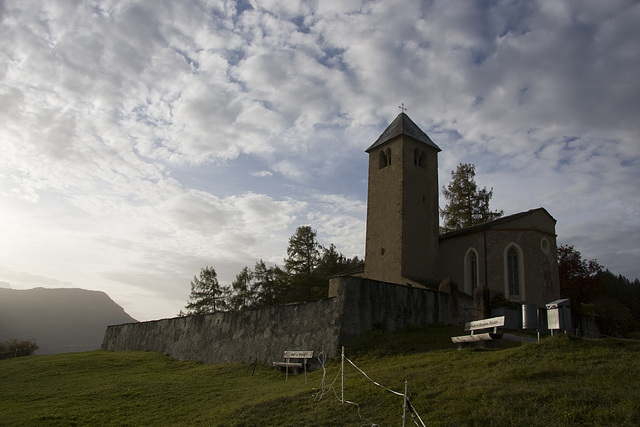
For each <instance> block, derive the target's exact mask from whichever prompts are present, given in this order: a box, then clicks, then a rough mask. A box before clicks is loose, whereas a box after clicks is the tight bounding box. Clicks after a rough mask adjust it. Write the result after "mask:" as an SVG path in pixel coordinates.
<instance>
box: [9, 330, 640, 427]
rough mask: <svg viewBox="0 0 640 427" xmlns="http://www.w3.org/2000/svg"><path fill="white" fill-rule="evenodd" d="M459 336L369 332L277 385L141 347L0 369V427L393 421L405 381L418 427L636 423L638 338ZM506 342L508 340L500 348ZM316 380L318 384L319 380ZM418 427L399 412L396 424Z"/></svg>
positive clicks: (245, 371) (639, 421) (233, 367)
mask: <svg viewBox="0 0 640 427" xmlns="http://www.w3.org/2000/svg"><path fill="white" fill-rule="evenodd" d="M459 332H460V330H459V329H457V328H452V327H444V326H432V327H426V328H417V329H412V330H407V331H400V332H396V333H389V332H385V331H382V330H376V331H372V332H371V333H370V334H369V335H368V336H366V337H363V338H360V339H358V340H354V341H352V342H350V343H348V344H347V345H346V346H345V348H346V350H345V352H346V355H347V357H348V358H349V359H350V360H351V361H352V362H353V364H355V365H357V366H358V367H359V368H360V369H361V370H362V371H364V372H365V373H366V374H367V375H368V376H369V377H370V378H371V380H373V381H376V382H378V383H379V384H380V386H377V385H375V384H374V383H373V382H372V381H370V380H369V379H367V378H365V377H364V375H363V374H362V373H361V372H360V371H358V370H357V369H356V368H354V367H353V366H352V365H351V364H350V363H347V364H346V365H345V373H344V375H345V399H346V400H348V401H350V402H354V403H357V405H355V404H350V403H346V404H341V403H340V400H339V397H340V393H341V388H340V362H339V360H334V361H331V362H330V363H328V364H327V365H326V370H322V369H320V370H317V371H314V372H312V373H309V374H308V375H307V377H306V382H305V377H304V375H297V376H289V378H288V381H285V376H284V375H283V374H281V373H279V372H277V371H275V370H274V369H273V368H272V367H268V366H262V365H257V366H256V367H255V371H254V366H253V365H252V364H230V365H203V364H201V363H197V362H180V361H176V360H173V359H171V358H169V357H167V356H164V355H160V354H154V353H148V352H118V353H110V352H106V351H93V352H85V353H69V354H62V355H51V356H32V357H23V358H17V359H8V360H0V425H8V426H12V425H42V426H55V425H60V426H70V425H117V426H138V425H144V426H148V425H159V426H173V425H176V426H208V425H212V426H256V425H263V426H336V425H344V426H362V425H373V424H376V425H381V426H400V425H402V412H403V411H402V403H403V399H402V397H401V396H398V395H396V394H394V393H392V391H390V390H393V391H397V392H400V393H402V392H403V391H404V384H405V381H407V385H408V391H409V395H410V399H411V403H412V405H413V408H414V409H415V411H416V412H417V414H419V416H420V417H421V419H422V421H423V422H424V424H425V425H428V426H434V425H436V426H460V425H469V426H485V425H486V426H514V425H523V426H524V425H526V426H549V425H598V426H601V425H619V426H626V425H628V426H637V425H640V404H639V402H640V342H638V341H618V340H582V339H575V338H568V337H565V336H560V337H554V338H547V339H545V340H543V342H542V343H541V344H524V345H522V344H518V343H512V344H511V345H510V346H507V347H505V348H499V349H465V350H461V351H459V350H456V349H455V347H454V345H453V344H452V343H451V341H450V340H449V337H450V336H451V335H454V334H457V333H459ZM503 341H504V342H505V344H508V343H507V342H506V341H505V340H503ZM323 377H324V381H323ZM414 421H415V423H417V425H421V424H420V422H419V421H418V419H417V418H411V416H409V415H407V418H406V425H407V426H409V425H416V424H415V423H414Z"/></svg>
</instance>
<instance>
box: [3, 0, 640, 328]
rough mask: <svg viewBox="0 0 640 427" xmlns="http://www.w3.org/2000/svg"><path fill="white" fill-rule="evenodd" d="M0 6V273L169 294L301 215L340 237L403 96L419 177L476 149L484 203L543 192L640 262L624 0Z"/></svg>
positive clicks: (594, 247) (633, 100)
mask: <svg viewBox="0 0 640 427" xmlns="http://www.w3.org/2000/svg"><path fill="white" fill-rule="evenodd" d="M0 13H1V14H2V21H0V144H1V146H2V150H0V198H1V199H2V200H0V203H1V204H0V213H2V215H3V220H4V223H5V224H4V225H3V227H4V228H3V232H4V231H6V232H7V233H8V234H6V235H7V236H10V239H9V238H5V239H3V242H2V243H1V244H0V253H1V254H2V255H3V259H5V260H6V263H7V264H6V265H7V266H8V267H6V268H5V269H4V270H2V271H5V272H8V273H6V274H8V275H6V276H3V275H2V274H0V281H1V280H4V281H7V282H9V283H12V284H14V282H13V281H12V280H13V279H11V277H15V274H17V273H15V272H19V273H20V274H23V275H24V276H23V277H25V278H28V275H34V276H38V277H45V278H48V280H50V283H53V284H56V283H65V284H70V285H73V286H84V287H93V288H99V289H102V290H105V291H107V292H109V293H110V294H112V293H116V294H117V295H112V297H114V299H116V301H117V300H118V298H119V297H118V295H121V297H120V298H121V299H122V301H126V303H127V307H125V308H127V309H128V310H129V311H133V310H134V309H133V308H131V307H132V306H135V305H136V304H135V303H134V301H139V300H140V299H145V300H157V301H158V306H162V307H165V308H167V309H169V308H170V307H174V306H175V304H176V302H177V301H180V300H181V299H184V298H185V297H186V294H185V289H186V292H188V280H190V279H191V277H192V276H193V274H196V273H197V271H198V270H199V268H200V267H202V266H203V265H209V264H214V265H215V267H216V268H217V269H218V270H219V274H220V275H221V277H222V278H223V279H224V280H230V279H229V278H231V279H232V278H233V275H234V274H235V273H236V272H237V271H238V270H239V269H240V268H241V267H242V266H243V265H250V266H251V265H253V263H254V262H255V261H257V260H258V259H259V258H264V259H265V260H268V261H270V262H280V261H281V259H282V257H283V256H284V253H285V249H286V244H287V239H288V237H289V236H290V235H291V234H292V233H293V231H295V228H296V227H297V226H299V225H302V224H304V223H310V225H311V226H312V227H313V228H315V229H317V230H318V233H319V236H320V237H321V240H322V241H323V243H324V244H329V243H335V244H336V245H337V246H338V250H340V251H342V252H343V253H345V255H348V256H352V255H359V256H360V255H361V254H362V252H363V245H364V215H365V207H364V203H365V198H366V182H364V180H366V173H367V170H366V167H367V164H366V154H365V153H364V152H363V150H364V149H366V147H368V146H369V145H370V144H371V143H372V142H373V141H374V140H375V139H376V138H377V137H378V135H379V134H380V133H381V132H382V130H383V129H384V128H385V127H386V126H387V125H388V124H389V122H390V121H391V120H393V118H394V117H395V115H396V114H397V113H398V112H399V110H398V109H397V106H398V105H400V103H404V104H405V105H406V106H407V107H408V108H409V110H408V114H409V115H410V116H411V118H412V119H413V120H414V121H415V122H416V123H417V124H418V125H420V126H421V127H422V128H423V129H424V130H425V131H426V132H427V133H428V134H429V135H430V136H431V137H432V139H434V141H435V142H436V143H437V144H438V145H439V146H440V147H441V148H442V149H443V151H442V153H441V154H440V185H445V184H446V183H447V182H448V180H449V171H450V170H451V169H454V168H455V166H456V165H457V164H458V163H461V162H467V163H474V164H475V165H476V166H477V173H478V175H477V180H478V183H479V184H480V185H481V186H488V187H494V200H493V204H494V207H495V208H497V209H504V210H505V212H507V213H513V212H516V211H520V210H525V209H529V208H533V207H538V206H545V207H546V208H547V209H548V210H549V212H550V213H551V214H552V215H553V216H554V217H556V218H557V219H558V227H557V231H558V234H559V236H558V240H559V241H561V242H564V241H566V242H567V243H572V244H575V245H576V248H577V249H578V250H580V251H581V252H583V255H585V256H587V257H589V258H598V259H599V260H600V262H601V263H603V264H604V265H605V266H607V267H610V268H611V269H613V270H614V272H616V273H621V274H625V275H629V276H632V278H635V276H640V272H638V271H637V267H636V262H635V260H636V259H637V248H636V247H637V245H636V244H635V242H634V237H637V236H638V233H639V230H640V224H639V223H638V220H637V218H638V210H639V209H640V208H639V207H640V199H639V195H638V192H637V190H636V189H635V187H634V185H635V183H636V182H638V179H639V178H640V173H639V172H638V170H639V169H638V167H637V166H638V161H639V159H640V145H638V144H637V141H636V139H637V135H638V134H639V133H640V132H639V131H640V125H639V124H638V123H639V122H638V120H637V117H638V113H639V112H640V105H639V101H638V100H640V85H639V84H638V82H637V78H636V76H635V74H634V72H633V70H636V69H637V68H638V66H639V65H640V64H639V61H640V56H639V55H638V46H637V43H636V40H638V39H639V38H640V27H638V25H637V22H639V21H640V5H639V4H638V3H637V2H634V1H625V0H619V1H611V2H607V3H606V5H604V4H603V3H602V2H598V1H585V2H580V3H574V2H569V1H531V2H524V3H504V2H498V3H491V4H487V3H480V2H478V3H465V4H461V3H456V2H449V1H434V2H426V3H425V2H419V1H409V2H407V1H402V2H400V1H367V2H361V1H357V0H352V1H322V2H317V3H314V2H311V3H309V2H304V1H303V2H284V3H283V2H274V1H253V2H251V3H250V7H249V3H242V2H240V3H238V2H231V1H197V0H192V1H183V2H179V3H175V2H156V1H153V2H152V1H146V0H142V1H138V2H135V3H131V2H124V1H112V2H107V3H104V2H103V3H100V4H94V3H93V2H89V1H80V2H65V1H48V2H46V3H42V4H32V3H25V2H20V1H7V2H4V3H3V9H2V10H1V11H0ZM267 177H268V179H256V178H267ZM441 202H442V203H443V201H442V200H441ZM3 235H5V234H3ZM635 240H637V238H636V239H635ZM78 260H80V261H81V264H79V263H78ZM71 264H73V265H74V266H78V265H82V266H83V267H82V268H79V267H75V268H72V267H69V266H70V265H71ZM76 270H77V271H76ZM2 271H0V273H1V272H2ZM11 271H13V272H14V273H15V274H14V273H10V272H11ZM12 274H13V275H12ZM9 276H11V277H9ZM185 277H186V278H187V279H188V280H186V283H184V282H185ZM20 283H24V284H25V286H26V284H27V283H30V281H29V280H27V279H25V280H24V281H23V282H20ZM15 285H16V286H18V285H19V283H16V284H15ZM110 290H111V291H112V292H111V291H110ZM129 304H131V305H129ZM179 308H180V306H178V307H175V308H172V309H171V311H172V312H177V311H178V310H179ZM162 310H163V311H162V313H163V315H164V316H166V315H170V314H171V313H167V311H165V309H164V308H163V309H162ZM152 312H153V309H152V307H151V306H147V307H145V308H144V309H141V310H140V311H139V313H140V314H138V316H139V317H142V318H149V317H152V316H153V314H151V313H152Z"/></svg>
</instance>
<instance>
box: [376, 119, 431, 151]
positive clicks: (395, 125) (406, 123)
mask: <svg viewBox="0 0 640 427" xmlns="http://www.w3.org/2000/svg"><path fill="white" fill-rule="evenodd" d="M400 135H406V136H410V137H411V138H413V139H416V140H418V141H420V142H424V143H425V144H427V145H428V146H430V147H432V148H435V149H436V150H438V151H442V150H441V149H440V147H438V146H437V145H436V144H435V143H434V142H433V141H432V140H431V138H429V137H428V136H427V134H426V133H424V132H423V131H422V129H420V128H419V127H418V125H416V124H415V123H414V122H413V120H411V119H410V118H409V116H407V115H406V114H405V113H400V114H398V117H396V118H395V120H394V121H393V122H391V124H390V125H389V126H388V127H387V128H386V129H385V130H384V132H382V135H380V137H379V138H378V139H377V140H376V142H374V143H373V145H372V146H371V147H369V148H367V149H366V150H365V151H366V152H367V153H368V152H369V151H371V150H373V149H374V148H376V147H379V146H381V145H383V144H385V143H387V142H389V141H391V140H392V139H394V138H396V137H398V136H400Z"/></svg>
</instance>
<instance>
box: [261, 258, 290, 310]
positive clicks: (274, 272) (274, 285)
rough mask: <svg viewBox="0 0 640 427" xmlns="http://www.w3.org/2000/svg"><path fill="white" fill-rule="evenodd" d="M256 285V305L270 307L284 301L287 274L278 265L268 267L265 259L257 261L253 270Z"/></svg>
mask: <svg viewBox="0 0 640 427" xmlns="http://www.w3.org/2000/svg"><path fill="white" fill-rule="evenodd" d="M253 280H254V287H255V289H256V306H258V307H268V306H272V305H277V304H282V303H284V300H283V296H284V295H285V294H286V293H287V280H286V274H285V272H284V271H282V269H281V268H280V267H278V266H277V265H276V266H274V267H267V265H266V264H265V262H264V261H263V260H260V261H259V262H257V263H256V266H255V268H254V270H253Z"/></svg>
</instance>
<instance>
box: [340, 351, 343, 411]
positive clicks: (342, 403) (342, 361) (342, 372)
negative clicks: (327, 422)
mask: <svg viewBox="0 0 640 427" xmlns="http://www.w3.org/2000/svg"><path fill="white" fill-rule="evenodd" d="M340 401H341V402H342V404H343V405H344V346H342V399H341V400H340Z"/></svg>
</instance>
